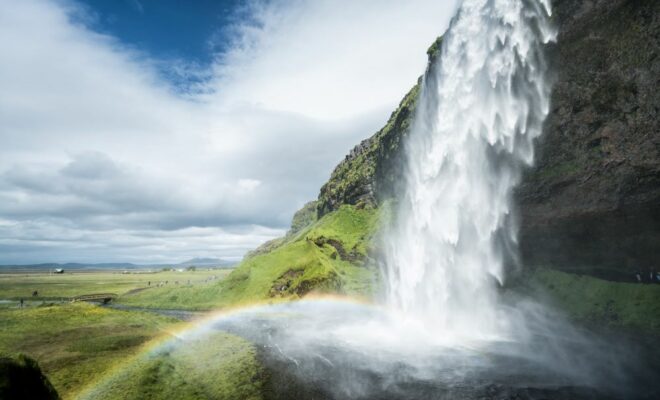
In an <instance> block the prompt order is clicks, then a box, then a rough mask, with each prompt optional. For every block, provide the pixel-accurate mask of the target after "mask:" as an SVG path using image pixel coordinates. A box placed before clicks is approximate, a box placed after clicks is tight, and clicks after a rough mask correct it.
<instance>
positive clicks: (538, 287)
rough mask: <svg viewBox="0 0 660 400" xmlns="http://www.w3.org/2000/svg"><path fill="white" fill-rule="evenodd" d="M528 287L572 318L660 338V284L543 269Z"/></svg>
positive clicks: (533, 274)
mask: <svg viewBox="0 0 660 400" xmlns="http://www.w3.org/2000/svg"><path fill="white" fill-rule="evenodd" d="M527 279H528V281H527V283H526V285H527V286H528V288H529V289H530V290H533V291H535V292H537V293H538V292H542V293H545V294H547V295H548V296H549V297H550V300H551V301H552V302H553V303H554V304H555V305H556V306H557V307H558V308H559V309H561V310H563V311H564V312H565V313H566V314H568V316H569V317H571V318H573V319H574V320H577V321H580V322H582V323H585V324H588V325H594V326H607V327H611V328H614V329H620V330H626V331H630V332H644V333H648V334H652V335H660V285H654V284H637V283H626V282H611V281H605V280H602V279H597V278H592V277H589V276H584V275H577V274H571V273H565V272H560V271H556V270H551V269H544V268H539V269H536V270H535V271H534V272H532V273H530V275H529V277H528V278H527Z"/></svg>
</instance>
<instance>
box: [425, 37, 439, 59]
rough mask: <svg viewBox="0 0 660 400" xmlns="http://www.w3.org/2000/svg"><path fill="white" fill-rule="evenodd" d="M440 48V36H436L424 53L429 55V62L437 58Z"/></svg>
mask: <svg viewBox="0 0 660 400" xmlns="http://www.w3.org/2000/svg"><path fill="white" fill-rule="evenodd" d="M440 50H442V36H438V38H437V39H436V40H435V42H433V44H432V45H431V47H429V48H428V50H426V54H427V55H428V56H429V63H433V62H434V61H435V59H436V58H438V56H439V55H440Z"/></svg>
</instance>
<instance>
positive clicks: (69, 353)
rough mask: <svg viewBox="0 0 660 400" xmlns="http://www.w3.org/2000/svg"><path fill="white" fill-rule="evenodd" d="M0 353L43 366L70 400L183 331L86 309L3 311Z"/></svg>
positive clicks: (136, 316) (153, 320)
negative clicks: (161, 339)
mask: <svg viewBox="0 0 660 400" xmlns="http://www.w3.org/2000/svg"><path fill="white" fill-rule="evenodd" d="M0 325H1V327H2V329H0V353H1V354H5V355H10V356H15V355H17V354H19V353H23V354H26V355H28V356H30V357H32V358H34V359H35V360H37V361H38V362H39V365H40V366H41V368H42V370H43V371H44V373H45V374H46V375H47V376H48V378H49V379H50V381H51V383H52V384H53V386H55V389H57V391H58V392H59V393H60V395H61V396H62V397H63V398H64V399H70V398H74V396H75V394H76V393H77V392H78V391H79V390H81V389H82V388H83V387H85V386H86V385H88V384H90V383H92V382H94V381H95V380H96V379H98V377H100V376H101V375H103V374H104V373H106V372H107V371H109V370H111V369H112V368H114V367H115V366H116V365H118V364H121V363H123V362H126V360H127V359H129V358H130V357H131V356H133V355H135V354H137V353H139V352H140V351H141V349H142V348H143V346H144V345H145V344H146V343H147V342H149V341H150V340H153V339H155V338H158V337H163V336H165V337H169V336H170V334H169V332H170V331H172V330H173V329H176V328H177V327H178V326H180V325H181V323H179V322H178V321H176V320H174V319H171V318H167V317H162V316H158V315H153V314H147V313H137V312H125V311H117V310H111V309H107V308H103V307H99V306H96V305H92V304H86V303H75V304H64V305H55V306H46V307H30V308H23V309H16V308H13V309H9V308H4V309H0Z"/></svg>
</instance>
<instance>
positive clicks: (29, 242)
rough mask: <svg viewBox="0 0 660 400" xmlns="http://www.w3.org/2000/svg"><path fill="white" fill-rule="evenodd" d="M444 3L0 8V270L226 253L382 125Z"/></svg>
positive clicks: (279, 230)
mask: <svg viewBox="0 0 660 400" xmlns="http://www.w3.org/2000/svg"><path fill="white" fill-rule="evenodd" d="M455 5H456V4H455V1H453V0H447V1H437V0H411V1H406V2H402V1H398V0H362V1H359V2H355V1H350V0H345V1H344V0H313V1H312V0H307V1H306V0H289V1H287V0H273V1H247V2H242V3H241V4H240V5H236V4H232V3H228V2H215V1H214V2H212V1H174V0H162V1H155V0H154V1H143V0H140V2H139V3H138V2H135V1H133V2H129V1H128V0H126V1H124V0H116V1H110V0H107V1H91V0H90V1H85V2H83V1H76V0H21V1H14V0H0V56H1V57H2V60H3V62H2V63H0V87H2V90H1V91H0V121H1V122H2V123H0V143H2V146H0V264H13V263H17V264H26V263H37V262H99V261H101V262H137V263H161V262H177V261H181V260H185V259H190V258H193V257H218V258H226V259H232V260H238V259H240V258H241V257H242V255H243V254H244V253H245V251H247V250H250V249H252V248H254V247H255V246H257V245H259V244H260V243H262V242H264V241H266V240H269V239H272V238H274V237H276V236H278V235H281V234H283V233H284V232H285V231H286V229H287V228H288V225H289V222H290V219H291V216H292V215H293V213H294V212H295V211H296V210H297V209H298V208H299V207H301V206H302V205H303V204H304V203H305V202H307V201H309V200H313V199H315V198H316V197H317V195H318V190H319V188H320V186H321V185H322V184H323V183H324V182H325V181H326V180H327V179H328V177H329V175H330V173H331V171H332V169H333V168H334V166H335V165H336V164H337V163H338V162H339V161H340V160H341V159H342V158H343V157H344V155H345V154H346V153H347V152H348V151H349V150H350V149H351V148H352V147H353V146H354V145H355V144H357V143H358V142H359V141H360V140H362V139H364V138H366V137H368V136H370V135H372V134H373V133H374V132H375V131H377V130H378V129H379V128H380V127H381V126H383V124H384V123H385V121H386V120H387V118H388V116H389V114H390V113H391V112H392V110H393V109H394V108H395V107H396V105H397V104H398V103H399V101H400V100H401V98H402V96H403V95H404V94H405V93H406V92H407V91H408V90H409V89H410V88H411V87H412V86H413V84H414V83H415V82H416V80H417V78H418V77H419V76H420V75H421V74H422V73H423V71H424V68H425V65H426V54H425V52H426V49H427V48H428V46H429V45H430V43H432V42H433V40H434V39H435V37H437V36H438V35H439V34H441V33H442V32H444V30H445V29H446V27H447V25H448V22H449V19H450V17H451V15H452V14H453V11H454V9H455Z"/></svg>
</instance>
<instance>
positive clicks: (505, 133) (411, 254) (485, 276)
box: [385, 0, 554, 338]
mask: <svg viewBox="0 0 660 400" xmlns="http://www.w3.org/2000/svg"><path fill="white" fill-rule="evenodd" d="M549 14H550V5H549V3H548V1H536V0H529V1H528V0H464V1H463V3H462V5H461V7H460V9H459V12H458V14H457V16H456V17H455V19H454V20H453V22H452V25H451V27H450V28H449V30H448V32H447V33H446V34H445V36H444V40H443V42H442V50H441V51H442V53H441V55H440V57H439V58H438V62H436V63H435V64H434V65H431V66H430V67H429V69H428V70H427V73H426V75H425V77H424V81H423V87H422V91H421V94H420V98H419V99H418V107H417V114H416V116H415V121H414V124H413V127H412V131H411V134H410V137H409V138H408V139H409V140H408V143H407V148H406V151H407V171H406V182H405V184H406V189H405V194H404V197H403V198H402V199H401V202H400V204H399V210H398V213H397V216H398V217H397V218H398V219H397V221H396V223H395V227H394V229H393V231H392V232H391V233H390V234H389V235H388V237H387V240H386V262H385V265H386V271H385V272H386V276H387V300H388V303H389V304H390V305H391V306H393V307H394V308H395V309H396V310H399V311H401V312H403V313H404V314H406V315H413V316H415V317H417V318H418V319H421V320H422V321H424V323H425V324H427V325H430V326H431V327H432V328H433V330H434V331H437V332H438V335H440V336H444V337H449V336H453V337H455V338H469V337H471V338H487V337H493V336H500V335H506V332H507V328H508V326H509V321H508V320H507V317H506V316H505V315H503V314H505V313H503V312H501V311H500V308H499V307H498V299H497V286H498V285H499V284H501V283H502V282H503V279H504V271H503V265H504V264H505V262H506V261H507V260H510V259H512V256H514V255H515V243H516V229H515V224H514V221H513V218H512V207H511V194H512V190H513V188H514V187H515V186H516V184H518V182H519V180H520V170H521V167H522V165H523V164H527V165H529V164H531V163H532V160H533V154H534V152H533V141H534V139H535V138H537V137H538V136H539V135H540V134H541V129H542V124H543V121H544V119H545V117H546V115H547V113H548V107H549V96H550V85H549V83H548V80H547V79H546V66H545V62H544V59H543V54H542V47H543V44H545V43H547V42H548V41H551V40H554V31H553V29H551V28H550V26H549V22H548V16H549Z"/></svg>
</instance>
